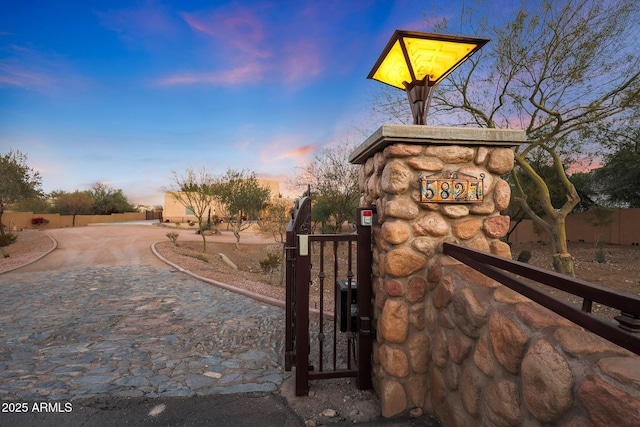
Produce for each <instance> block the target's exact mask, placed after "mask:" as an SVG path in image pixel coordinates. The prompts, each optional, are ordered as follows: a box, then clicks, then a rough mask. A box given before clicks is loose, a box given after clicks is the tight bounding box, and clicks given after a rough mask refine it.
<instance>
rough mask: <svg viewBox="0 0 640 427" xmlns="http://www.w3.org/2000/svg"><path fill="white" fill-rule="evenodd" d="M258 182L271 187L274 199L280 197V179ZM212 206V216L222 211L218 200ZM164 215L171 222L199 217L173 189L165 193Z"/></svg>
mask: <svg viewBox="0 0 640 427" xmlns="http://www.w3.org/2000/svg"><path fill="white" fill-rule="evenodd" d="M258 183H259V184H260V185H261V186H263V187H269V189H270V190H271V198H272V199H276V198H278V195H279V194H280V183H279V182H278V181H273V180H268V179H259V180H258ZM210 208H211V216H212V217H213V216H214V215H216V213H220V212H221V211H222V209H221V208H220V204H219V203H218V202H213V203H212V204H211V206H210ZM207 214H208V213H207ZM162 217H163V220H164V221H169V222H174V221H178V222H187V221H194V222H195V221H197V218H196V217H195V215H194V214H193V210H192V209H190V208H188V207H185V206H184V205H183V204H182V203H180V202H179V201H178V200H177V199H176V197H175V192H172V191H167V192H165V193H164V206H163V209H162Z"/></svg>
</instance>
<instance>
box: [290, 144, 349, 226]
mask: <svg viewBox="0 0 640 427" xmlns="http://www.w3.org/2000/svg"><path fill="white" fill-rule="evenodd" d="M353 148H354V147H353V146H352V145H351V144H348V143H342V144H340V145H337V146H335V147H331V148H325V149H323V150H321V151H319V152H318V153H316V155H315V156H314V158H313V160H311V161H310V162H308V163H307V164H306V165H304V166H303V167H302V169H301V171H300V173H299V174H298V177H297V181H298V182H297V184H298V186H305V187H306V186H307V185H310V186H311V192H312V195H313V196H314V198H315V199H316V200H317V202H316V203H315V204H314V209H319V210H322V215H321V217H320V218H318V217H317V218H318V220H319V221H322V222H324V221H328V220H329V219H331V220H332V222H333V228H334V230H335V232H340V230H341V229H342V226H343V224H344V223H345V221H349V220H351V221H354V220H355V214H356V208H357V207H358V203H359V201H360V189H359V187H358V174H359V167H358V166H357V165H352V164H350V163H349V160H348V158H349V154H350V153H351V152H352V151H353ZM312 214H313V213H312Z"/></svg>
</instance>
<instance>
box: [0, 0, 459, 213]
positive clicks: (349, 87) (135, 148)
mask: <svg viewBox="0 0 640 427" xmlns="http://www.w3.org/2000/svg"><path fill="white" fill-rule="evenodd" d="M461 9H462V0H460V1H457V0H454V1H446V2H444V1H428V0H422V1H420V0H397V1H382V0H380V1H376V0H341V1H340V0H322V1H318V0H314V1H306V0H297V1H293V0H291V1H284V0H280V1H248V0H244V1H195V0H185V1H174V2H166V1H165V2H161V1H152V0H148V1H117V0H96V1H92V0H84V1H61V0H57V1H30V0H17V1H14V0H0V152H2V153H4V152H7V151H8V150H9V149H10V148H12V149H14V150H20V151H22V152H23V153H26V154H27V155H28V159H29V164H30V166H32V167H33V168H35V169H36V170H38V171H39V172H40V174H41V176H42V181H43V189H44V190H45V191H46V192H50V191H52V190H65V191H74V190H76V189H80V190H85V189H88V188H89V187H91V185H93V184H94V183H95V182H98V181H99V182H104V183H106V184H108V185H109V186H111V187H113V188H121V189H122V190H123V191H124V193H125V194H126V195H127V196H128V198H129V200H130V201H131V202H133V203H142V204H162V202H163V189H164V188H167V187H169V186H170V185H171V184H172V174H171V171H173V170H175V171H178V172H181V171H184V170H185V169H186V168H187V167H194V168H196V169H199V168H201V167H203V166H204V167H206V168H207V170H209V172H211V173H213V174H222V173H224V172H225V171H226V170H227V168H232V169H238V170H239V169H247V170H251V171H254V172H256V173H257V174H258V176H260V177H264V178H269V179H278V180H280V181H281V182H283V183H285V182H286V181H287V177H288V176H292V175H293V174H295V172H296V165H299V164H300V163H301V162H304V161H306V160H308V159H310V158H312V156H313V153H314V150H318V149H321V148H323V147H327V146H330V145H332V144H336V143H340V142H343V141H347V142H351V143H359V142H361V141H362V140H364V139H365V137H366V131H373V130H375V129H376V128H377V127H378V126H379V125H380V124H381V123H376V122H375V119H374V118H372V117H369V113H370V108H369V106H368V105H367V104H368V103H369V102H370V99H371V94H372V93H373V92H375V91H376V90H378V88H379V85H381V84H380V83H378V82H375V81H373V80H367V79H366V76H367V74H368V73H369V71H370V70H371V68H372V66H373V64H374V63H375V61H376V59H377V58H378V56H379V55H380V53H381V52H382V49H383V48H384V46H385V44H386V43H387V41H388V40H389V38H390V37H391V35H392V33H393V31H394V30H395V29H404V30H417V31H428V30H430V29H429V28H428V27H427V23H426V22H427V21H426V20H425V14H426V16H428V18H429V19H438V18H440V17H443V16H444V17H448V18H449V19H450V20H452V19H458V18H457V17H459V16H460V12H461ZM407 108H409V107H408V105H407ZM363 130H365V132H364V133H363ZM283 189H284V188H283ZM284 190H285V191H286V189H284Z"/></svg>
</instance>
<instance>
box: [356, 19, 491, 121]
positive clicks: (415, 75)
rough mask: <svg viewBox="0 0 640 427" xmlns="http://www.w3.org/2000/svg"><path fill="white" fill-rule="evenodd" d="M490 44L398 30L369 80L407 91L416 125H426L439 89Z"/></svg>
mask: <svg viewBox="0 0 640 427" xmlns="http://www.w3.org/2000/svg"><path fill="white" fill-rule="evenodd" d="M488 41H489V40H487V39H478V38H471V37H458V36H449V35H441V34H429V33H419V32H413V31H401V30H396V32H395V33H393V36H392V37H391V40H389V43H387V46H386V47H385V48H384V50H383V51H382V54H381V55H380V58H378V60H377V61H376V64H375V65H374V66H373V69H372V70H371V72H370V73H369V75H368V76H367V78H369V79H373V80H378V81H380V82H382V83H386V84H388V85H390V86H393V87H395V88H398V89H402V90H405V91H406V92H407V96H408V97H409V103H410V106H411V113H412V114H413V124H416V125H426V124H427V112H428V110H429V104H430V103H431V97H432V95H433V91H434V88H435V86H436V85H437V84H438V83H439V82H440V81H441V80H442V79H444V78H445V77H446V76H447V75H449V73H451V72H452V71H453V70H454V69H456V68H457V67H458V66H459V65H460V64H462V63H463V62H464V61H466V60H467V59H468V58H469V57H470V56H471V55H473V54H474V53H475V52H476V51H478V50H479V49H480V48H481V47H482V46H484V45H485V44H486V43H487V42H488Z"/></svg>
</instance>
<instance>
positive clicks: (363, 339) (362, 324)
mask: <svg viewBox="0 0 640 427" xmlns="http://www.w3.org/2000/svg"><path fill="white" fill-rule="evenodd" d="M363 210H370V209H364V208H358V209H357V221H356V223H357V232H358V250H357V252H358V254H357V256H358V262H357V277H358V295H357V298H358V322H357V329H358V335H357V342H358V377H357V380H356V381H357V384H358V388H359V389H360V390H368V389H370V388H372V387H373V384H372V380H371V354H372V351H373V348H372V347H373V333H372V332H373V331H372V326H373V325H372V321H373V318H372V304H373V303H372V298H373V292H372V283H371V280H372V277H371V263H372V254H371V252H372V248H371V234H372V233H371V228H372V226H363V225H362V221H361V218H362V215H361V212H362V211H363ZM377 219H378V218H377V215H376V211H375V209H374V210H373V221H372V222H373V224H377V222H378V221H377Z"/></svg>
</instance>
